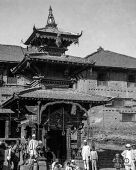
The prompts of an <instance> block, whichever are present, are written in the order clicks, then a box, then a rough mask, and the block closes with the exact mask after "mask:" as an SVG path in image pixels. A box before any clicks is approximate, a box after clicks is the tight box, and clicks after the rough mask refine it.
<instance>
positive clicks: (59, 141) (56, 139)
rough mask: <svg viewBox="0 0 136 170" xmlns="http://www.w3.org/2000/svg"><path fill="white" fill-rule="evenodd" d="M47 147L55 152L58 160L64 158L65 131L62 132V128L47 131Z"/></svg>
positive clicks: (65, 153) (65, 152)
mask: <svg viewBox="0 0 136 170" xmlns="http://www.w3.org/2000/svg"><path fill="white" fill-rule="evenodd" d="M47 147H49V148H50V150H51V151H52V152H53V153H54V154H55V156H56V158H58V159H59V160H60V162H61V163H62V162H64V161H65V160H66V155H67V150H66V133H65V134H64V133H63V134H62V130H50V131H49V132H48V139H47Z"/></svg>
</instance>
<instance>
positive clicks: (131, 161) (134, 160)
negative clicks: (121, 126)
mask: <svg viewBox="0 0 136 170" xmlns="http://www.w3.org/2000/svg"><path fill="white" fill-rule="evenodd" d="M121 156H122V157H123V159H124V165H125V169H126V170H135V169H136V148H135V145H130V144H126V149H125V150H124V151H123V152H122V153H121Z"/></svg>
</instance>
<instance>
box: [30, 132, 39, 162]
mask: <svg viewBox="0 0 136 170" xmlns="http://www.w3.org/2000/svg"><path fill="white" fill-rule="evenodd" d="M35 138H36V135H35V134H33V135H32V139H31V140H30V141H29V144H28V152H29V155H30V159H35V158H36V157H37V146H38V141H37V140H36V139H35Z"/></svg>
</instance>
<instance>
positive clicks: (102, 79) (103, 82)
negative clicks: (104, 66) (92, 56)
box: [97, 73, 108, 86]
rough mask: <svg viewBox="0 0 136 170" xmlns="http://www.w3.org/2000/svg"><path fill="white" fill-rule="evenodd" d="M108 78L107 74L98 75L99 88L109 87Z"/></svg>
mask: <svg viewBox="0 0 136 170" xmlns="http://www.w3.org/2000/svg"><path fill="white" fill-rule="evenodd" d="M107 80H108V76H107V74H106V73H98V75H97V85H98V86H107V85H108V81H107Z"/></svg>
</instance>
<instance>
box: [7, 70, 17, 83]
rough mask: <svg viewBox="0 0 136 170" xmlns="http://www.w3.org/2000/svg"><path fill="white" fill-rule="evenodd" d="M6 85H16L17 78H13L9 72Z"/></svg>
mask: <svg viewBox="0 0 136 170" xmlns="http://www.w3.org/2000/svg"><path fill="white" fill-rule="evenodd" d="M7 83H8V84H17V77H15V76H14V75H13V74H12V73H11V71H9V72H8V76H7Z"/></svg>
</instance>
